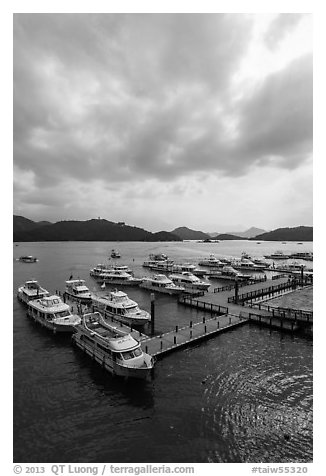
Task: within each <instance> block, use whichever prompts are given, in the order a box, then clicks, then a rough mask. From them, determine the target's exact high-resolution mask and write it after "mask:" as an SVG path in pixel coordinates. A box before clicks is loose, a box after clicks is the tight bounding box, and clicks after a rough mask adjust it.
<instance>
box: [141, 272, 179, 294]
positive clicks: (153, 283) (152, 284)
mask: <svg viewBox="0 0 326 476" xmlns="http://www.w3.org/2000/svg"><path fill="white" fill-rule="evenodd" d="M140 287H141V288H145V289H150V290H151V291H157V292H160V293H165V294H181V293H182V292H184V291H185V290H186V288H185V287H184V286H178V285H176V284H174V283H173V281H172V280H171V279H169V278H167V277H166V276H165V275H164V274H156V275H155V276H153V277H149V276H146V277H144V278H143V282H142V283H141V284H140Z"/></svg>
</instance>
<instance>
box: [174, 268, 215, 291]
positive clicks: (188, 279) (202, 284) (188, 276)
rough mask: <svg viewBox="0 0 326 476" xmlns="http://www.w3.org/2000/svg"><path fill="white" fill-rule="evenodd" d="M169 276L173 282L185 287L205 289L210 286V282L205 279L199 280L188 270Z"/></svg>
mask: <svg viewBox="0 0 326 476" xmlns="http://www.w3.org/2000/svg"><path fill="white" fill-rule="evenodd" d="M169 278H170V279H171V280H172V281H173V282H174V283H175V284H179V285H181V286H184V287H185V288H191V289H201V290H204V291H207V290H208V288H209V287H210V283H208V282H207V281H201V280H200V279H199V278H198V277H197V276H195V275H194V274H192V273H190V272H189V271H183V272H181V273H175V274H170V275H169Z"/></svg>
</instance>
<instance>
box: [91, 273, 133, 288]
mask: <svg viewBox="0 0 326 476" xmlns="http://www.w3.org/2000/svg"><path fill="white" fill-rule="evenodd" d="M93 277H96V278H97V279H99V280H101V281H103V282H104V283H106V284H125V285H128V286H137V285H138V284H140V283H141V282H142V278H135V277H134V276H131V274H129V273H126V272H125V271H119V270H117V269H106V270H105V271H103V272H102V273H100V274H98V275H97V276H95V275H93Z"/></svg>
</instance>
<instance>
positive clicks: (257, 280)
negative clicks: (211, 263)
mask: <svg viewBox="0 0 326 476" xmlns="http://www.w3.org/2000/svg"><path fill="white" fill-rule="evenodd" d="M265 281H267V276H266V275H264V277H262V278H258V277H257V278H256V277H253V278H251V279H247V280H246V281H240V282H238V288H241V287H243V286H250V284H257V283H263V282H265ZM232 289H235V284H228V285H227V286H220V287H218V288H214V289H213V292H214V293H221V292H223V291H232Z"/></svg>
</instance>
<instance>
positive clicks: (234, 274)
mask: <svg viewBox="0 0 326 476" xmlns="http://www.w3.org/2000/svg"><path fill="white" fill-rule="evenodd" d="M250 278H251V276H250V275H249V274H243V273H240V271H237V270H236V269H234V268H233V267H232V266H224V267H223V268H222V269H221V275H220V276H219V279H231V280H239V281H244V280H247V279H250Z"/></svg>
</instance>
